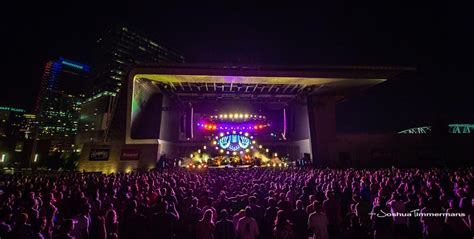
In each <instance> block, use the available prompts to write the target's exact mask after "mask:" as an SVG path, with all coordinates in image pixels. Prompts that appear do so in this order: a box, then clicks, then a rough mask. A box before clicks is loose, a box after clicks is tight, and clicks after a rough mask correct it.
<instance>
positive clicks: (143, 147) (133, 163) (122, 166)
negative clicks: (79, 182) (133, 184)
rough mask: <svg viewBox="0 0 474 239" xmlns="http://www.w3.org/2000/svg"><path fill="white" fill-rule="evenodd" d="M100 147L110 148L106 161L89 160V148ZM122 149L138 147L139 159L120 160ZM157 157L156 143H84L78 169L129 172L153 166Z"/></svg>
mask: <svg viewBox="0 0 474 239" xmlns="http://www.w3.org/2000/svg"><path fill="white" fill-rule="evenodd" d="M102 148H107V149H110V155H109V159H108V160H107V161H90V160H89V155H90V152H91V149H102ZM122 149H138V150H139V160H121V159H120V157H121V153H122ZM157 159H158V144H134V145H124V144H121V143H117V144H107V145H97V144H85V145H84V147H83V149H82V152H81V157H80V160H79V170H81V171H82V170H84V171H87V172H103V173H116V172H129V171H132V170H136V169H140V170H148V169H152V168H154V167H155V165H156V160H157Z"/></svg>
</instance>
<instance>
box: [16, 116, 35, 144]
mask: <svg viewBox="0 0 474 239" xmlns="http://www.w3.org/2000/svg"><path fill="white" fill-rule="evenodd" d="M37 124H38V122H37V121H36V115H35V114H26V113H25V114H23V120H22V122H21V128H20V132H21V135H22V136H23V137H24V138H25V139H32V138H33V137H34V136H33V133H34V132H35V129H36V126H37Z"/></svg>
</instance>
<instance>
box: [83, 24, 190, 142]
mask: <svg viewBox="0 0 474 239" xmlns="http://www.w3.org/2000/svg"><path fill="white" fill-rule="evenodd" d="M94 61H95V62H94V71H93V75H94V76H93V78H94V80H93V81H94V87H93V89H92V91H91V93H90V94H89V95H88V98H87V99H86V100H84V102H83V104H82V105H81V112H80V119H81V120H80V123H79V132H78V136H77V137H76V144H77V145H79V147H81V145H83V144H84V143H89V142H95V143H97V142H104V141H105V140H106V137H107V136H106V135H107V134H108V132H109V129H110V124H111V122H112V116H113V115H114V112H115V107H116V105H117V99H118V98H117V96H118V94H119V93H120V91H121V89H122V87H123V85H124V84H125V82H126V79H127V77H128V74H129V71H130V70H131V69H132V68H133V67H134V66H135V65H137V64H148V63H183V62H184V57H183V56H181V55H179V54H178V53H176V52H175V51H173V50H171V49H168V48H166V47H163V46H161V45H159V44H158V43H156V42H155V41H153V40H151V39H150V38H148V37H146V36H144V35H143V34H140V33H138V32H137V31H134V30H132V29H130V28H129V27H125V26H116V27H113V28H111V29H110V30H109V31H107V32H106V33H105V34H104V35H103V36H101V37H100V38H99V39H98V40H97V45H96V48H95V50H94ZM111 130H116V129H111Z"/></svg>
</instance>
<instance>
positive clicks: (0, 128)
mask: <svg viewBox="0 0 474 239" xmlns="http://www.w3.org/2000/svg"><path fill="white" fill-rule="evenodd" d="M24 113H25V110H24V109H19V108H13V107H7V106H0V138H11V139H20V138H22V133H21V132H20V130H21V128H22V122H23V114H24Z"/></svg>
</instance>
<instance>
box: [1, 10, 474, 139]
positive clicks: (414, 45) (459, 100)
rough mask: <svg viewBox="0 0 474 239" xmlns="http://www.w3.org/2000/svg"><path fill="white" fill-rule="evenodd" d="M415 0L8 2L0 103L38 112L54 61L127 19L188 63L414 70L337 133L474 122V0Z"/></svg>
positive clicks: (366, 101)
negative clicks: (324, 0) (322, 0)
mask: <svg viewBox="0 0 474 239" xmlns="http://www.w3.org/2000/svg"><path fill="white" fill-rule="evenodd" d="M329 2H332V1H329ZM412 2H413V1H412ZM412 2H410V3H409V4H406V5H405V4H402V3H397V4H388V5H387V3H386V1H380V3H378V4H373V3H372V4H370V5H369V4H367V5H362V4H361V3H360V2H359V1H348V3H345V4H342V3H340V4H330V5H329V4H318V5H312V6H299V8H297V7H292V6H278V5H275V4H271V5H268V4H267V5H263V4H262V5H255V4H245V5H240V6H238V5H236V6H234V7H232V8H230V7H222V6H215V5H214V6H194V7H191V6H189V7H177V6H165V5H161V4H158V3H154V4H150V3H138V2H136V1H134V2H133V3H132V2H130V3H124V4H116V5H111V3H109V4H107V5H106V4H103V5H101V4H99V3H96V2H87V1H75V2H72V3H71V4H70V5H61V4H54V3H49V5H48V4H47V5H44V4H38V5H29V6H28V8H26V7H25V6H23V5H25V4H27V3H22V4H23V5H22V6H19V5H16V6H9V7H8V8H4V10H7V11H6V14H4V15H2V16H0V20H1V29H2V33H3V34H2V38H3V39H2V44H1V53H2V57H0V59H1V61H2V62H1V71H2V78H3V79H2V83H3V87H6V88H4V90H3V91H2V94H0V105H8V106H17V107H23V108H26V109H27V110H31V109H32V108H33V102H34V99H35V97H36V94H37V88H38V84H39V81H40V78H41V74H42V68H43V66H44V64H45V63H46V62H47V61H48V60H50V59H53V58H56V57H59V56H64V57H66V58H69V59H72V60H76V61H80V62H83V63H86V64H87V63H89V62H91V59H90V57H91V55H92V54H91V53H92V52H91V48H92V47H93V46H94V43H95V41H96V40H97V38H98V37H99V36H100V34H101V33H103V32H104V31H105V30H106V29H107V28H109V27H110V26H113V25H115V24H126V25H128V26H130V27H132V28H135V29H137V30H139V31H140V32H142V33H144V34H145V35H148V36H150V37H151V38H152V39H154V40H156V41H157V42H159V43H161V44H163V45H165V46H168V47H170V48H172V49H175V50H177V51H178V52H180V53H181V54H182V55H183V56H185V57H186V61H187V62H188V63H230V64H250V65H252V64H257V65H264V64H281V65H297V64H305V65H311V64H343V65H344V64H350V65H404V66H414V67H417V69H418V70H417V72H414V73H405V74H402V75H400V76H399V77H397V78H396V79H394V80H393V81H391V82H388V83H384V84H381V85H379V86H376V87H373V88H371V89H370V90H369V91H366V92H365V93H364V94H360V95H357V96H354V97H352V98H351V99H349V100H347V101H346V102H343V103H340V104H339V105H338V127H339V129H340V130H341V131H346V132H352V131H354V132H387V131H398V130H401V129H405V128H409V127H413V126H419V125H427V124H431V123H432V122H433V121H434V120H436V119H442V120H444V121H446V122H449V123H474V113H473V105H474V96H473V94H472V91H473V89H474V83H473V82H474V60H473V57H474V56H473V54H472V53H473V52H474V51H473V49H474V48H473V43H474V38H473V35H474V27H473V25H472V24H473V23H474V14H473V10H474V3H473V2H472V1H470V3H466V4H465V5H463V4H462V3H456V4H455V3H449V2H453V1H449V2H448V1H445V2H444V4H434V3H425V4H421V3H417V4H414V3H412ZM466 2H467V1H466ZM382 3H384V4H383V5H382ZM28 4H29V3H28Z"/></svg>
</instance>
